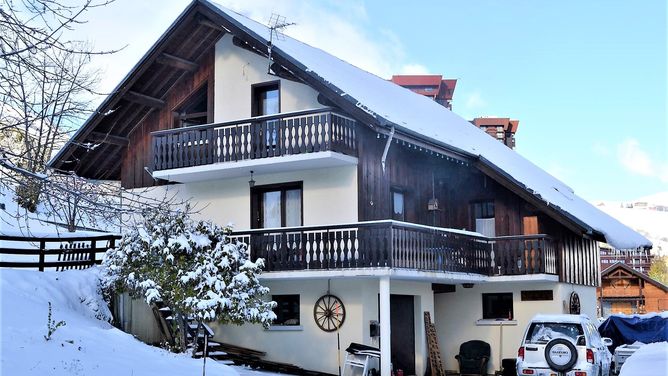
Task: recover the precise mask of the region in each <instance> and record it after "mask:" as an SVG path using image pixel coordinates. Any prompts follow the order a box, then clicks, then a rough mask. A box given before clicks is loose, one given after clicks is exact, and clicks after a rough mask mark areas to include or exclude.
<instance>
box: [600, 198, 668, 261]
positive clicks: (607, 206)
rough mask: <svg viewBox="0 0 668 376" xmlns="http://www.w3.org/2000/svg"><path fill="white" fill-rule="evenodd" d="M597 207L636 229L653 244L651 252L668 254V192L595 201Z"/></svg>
mask: <svg viewBox="0 0 668 376" xmlns="http://www.w3.org/2000/svg"><path fill="white" fill-rule="evenodd" d="M594 205H596V206H597V207H598V208H599V209H601V210H603V211H604V212H606V213H608V214H609V215H611V216H613V217H615V218H616V219H618V220H619V221H620V222H622V223H624V224H625V225H627V226H629V227H631V228H633V229H634V230H636V231H638V232H639V233H641V234H642V235H644V236H645V237H646V238H648V239H649V240H650V241H651V242H652V243H653V244H654V247H653V248H652V253H653V254H656V255H668V211H664V210H666V209H668V192H660V193H657V194H654V195H651V196H647V197H641V198H639V199H637V200H633V201H628V202H619V201H595V202H594Z"/></svg>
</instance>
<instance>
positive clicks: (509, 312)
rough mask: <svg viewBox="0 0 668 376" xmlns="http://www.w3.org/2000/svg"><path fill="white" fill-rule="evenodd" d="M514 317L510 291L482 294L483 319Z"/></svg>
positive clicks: (507, 318)
mask: <svg viewBox="0 0 668 376" xmlns="http://www.w3.org/2000/svg"><path fill="white" fill-rule="evenodd" d="M514 317H515V316H514V314H513V293H512V292H503V293H494V294H482V318H483V319H484V320H496V319H504V320H512V319H513V318H514Z"/></svg>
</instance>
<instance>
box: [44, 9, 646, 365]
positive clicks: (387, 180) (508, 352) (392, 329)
mask: <svg viewBox="0 0 668 376" xmlns="http://www.w3.org/2000/svg"><path fill="white" fill-rule="evenodd" d="M268 38H269V30H268V28H267V27H266V26H264V25H261V24H259V23H256V22H255V21H252V20H250V19H248V18H246V17H244V16H242V15H239V14H237V13H234V12H232V11H230V10H228V9H225V8H223V7H220V6H218V5H215V4H213V3H209V2H207V1H202V0H196V1H193V2H192V3H191V4H190V5H189V6H188V7H187V8H186V9H185V10H184V12H183V13H182V14H181V15H180V16H179V18H178V19H177V20H176V21H175V22H174V23H173V24H172V25H171V26H170V28H169V29H168V30H167V31H166V32H165V33H164V34H163V36H162V37H161V38H160V39H159V40H158V41H157V42H156V44H155V45H154V46H153V47H152V48H151V49H150V50H149V51H148V53H147V54H146V55H145V56H144V57H143V58H142V59H141V60H140V61H139V62H138V63H137V65H136V66H135V67H134V68H133V69H132V71H131V72H130V73H129V74H128V76H127V77H126V78H125V79H124V80H123V81H122V82H121V84H120V85H119V86H118V87H117V89H116V90H114V91H113V93H114V94H112V95H110V96H109V97H108V98H107V99H106V100H105V101H104V102H103V103H102V104H101V105H100V107H99V109H98V111H96V112H95V114H94V115H93V116H92V117H91V118H90V119H89V120H88V121H87V122H86V123H85V124H84V126H83V127H82V128H81V129H80V130H79V131H78V132H77V133H76V134H75V135H74V136H73V137H72V140H71V141H70V142H69V143H68V144H67V145H66V147H65V148H63V149H62V150H61V151H60V152H59V153H58V155H57V156H56V157H55V158H54V159H53V160H52V161H51V162H50V165H51V166H52V167H56V168H58V169H63V170H71V171H74V172H76V173H77V174H79V175H82V176H85V177H89V178H93V179H113V180H120V182H121V184H122V185H123V186H124V187H126V188H130V189H135V188H137V189H138V188H146V187H152V192H154V193H156V194H161V193H164V192H169V193H176V194H179V195H182V197H191V198H192V199H193V200H195V201H198V202H201V203H204V204H207V206H206V208H204V209H203V211H202V213H201V215H202V216H203V217H205V218H206V219H211V220H214V221H217V222H219V223H229V222H234V224H235V233H234V234H233V236H234V237H236V238H238V239H241V240H243V241H244V242H246V243H248V244H249V246H250V247H249V248H250V252H251V256H252V257H253V258H257V257H262V258H264V259H265V260H266V272H265V273H264V274H263V276H262V278H263V279H262V281H263V283H265V284H266V285H267V286H269V287H270V289H271V291H272V297H271V298H272V299H274V300H275V301H277V302H279V308H278V309H279V319H278V320H277V322H276V323H275V324H276V325H275V326H274V327H272V328H271V329H270V330H267V331H264V330H262V329H261V328H257V327H253V326H250V325H246V326H243V327H241V328H237V327H233V326H225V327H224V328H223V329H222V330H220V331H217V338H218V339H219V340H224V341H225V342H228V343H233V344H235V345H241V346H246V347H251V348H255V349H258V350H261V351H263V352H266V355H267V357H269V358H270V359H273V360H277V361H282V362H290V363H294V364H297V365H299V366H302V367H304V368H308V369H313V370H319V371H321V372H328V373H335V372H336V370H337V360H336V359H337V357H336V356H329V354H335V353H336V340H335V337H332V334H331V332H328V331H324V330H320V328H319V327H318V325H317V324H318V323H316V322H315V321H314V318H313V317H312V313H313V312H314V304H315V303H316V302H317V301H318V300H319V297H320V296H322V295H330V294H331V295H336V296H337V297H338V298H339V299H340V301H342V302H343V304H344V305H345V306H346V309H347V310H346V312H347V316H346V318H345V324H343V325H342V326H341V327H340V328H337V329H338V330H337V333H339V334H340V336H341V343H342V348H345V346H343V345H344V344H346V345H347V344H348V343H350V342H359V343H364V344H368V345H373V346H378V347H380V351H381V364H380V368H381V370H382V374H383V375H389V368H388V367H389V364H390V362H392V364H393V365H394V367H395V368H397V369H398V368H401V369H403V370H404V371H405V374H406V375H412V374H424V371H425V368H426V365H427V347H426V339H425V334H424V333H425V326H424V323H423V321H422V320H423V312H425V311H426V312H430V313H431V314H432V317H433V318H434V322H435V327H436V332H437V333H438V335H439V337H440V338H441V339H443V340H444V341H445V342H442V343H441V354H442V357H443V359H444V360H445V363H446V367H449V368H456V366H455V365H454V361H453V359H454V357H453V356H454V354H456V353H457V351H458V348H459V345H460V343H461V342H463V341H465V340H468V339H482V340H486V341H488V342H489V343H491V344H492V346H493V347H492V351H493V354H492V357H493V358H494V359H492V360H491V361H490V371H491V370H492V369H498V368H500V364H501V361H500V360H501V358H502V357H514V353H515V351H516V348H515V346H516V343H515V342H516V341H515V339H514V338H516V337H517V336H519V335H521V334H520V333H521V332H522V330H523V329H524V325H525V323H526V322H527V321H528V320H529V319H530V317H531V316H532V315H533V314H535V313H537V312H543V313H549V312H558V313H561V312H563V310H564V308H563V307H564V302H568V301H569V299H570V297H571V296H572V295H573V294H579V296H580V300H581V301H582V303H583V304H582V310H583V313H589V314H590V315H591V316H593V315H595V310H596V308H595V306H596V303H595V302H596V286H598V285H599V250H598V245H597V244H598V243H597V242H598V241H606V242H608V243H611V244H614V245H615V246H617V247H618V248H622V249H627V248H638V247H651V243H650V242H649V241H647V240H646V239H645V238H644V237H642V236H640V235H639V234H637V233H635V232H634V231H632V230H631V229H629V228H627V227H625V226H624V225H622V224H620V223H619V222H617V221H616V220H614V219H612V218H610V217H608V216H607V215H605V214H603V213H602V212H600V211H599V210H598V209H596V208H594V207H593V206H591V205H590V204H588V203H586V202H585V201H584V200H582V199H580V198H579V197H577V196H576V195H575V194H574V193H573V191H572V190H571V189H570V188H569V187H567V186H566V185H564V184H563V183H561V182H559V181H558V180H556V179H554V178H553V177H551V176H550V175H548V174H547V173H545V172H544V171H542V170H540V169H539V168H538V167H536V166H535V165H533V164H532V163H531V162H529V161H527V160H526V159H524V158H522V157H521V156H519V155H518V154H516V153H515V152H514V151H512V150H511V149H509V148H507V147H506V146H504V145H503V144H501V143H499V142H498V141H496V140H494V139H493V138H490V137H488V136H487V135H486V134H485V133H484V132H483V131H481V130H480V129H478V128H477V127H475V126H473V125H472V124H471V123H469V122H468V121H466V120H464V119H462V118H460V117H459V116H457V115H455V114H453V113H451V112H450V111H449V110H448V109H447V108H445V107H443V106H441V105H439V104H438V103H435V102H434V101H433V100H430V99H428V98H424V97H423V96H420V95H416V94H414V93H411V92H410V91H407V90H404V89H403V88H400V87H398V86H396V85H395V84H394V83H392V82H389V81H386V80H384V79H381V78H379V77H376V76H374V75H372V74H370V73H368V72H365V71H362V70H360V69H358V68H356V67H354V66H352V65H350V64H348V63H346V62H344V61H341V60H339V59H337V58H335V57H333V56H331V55H329V54H327V53H326V52H324V51H322V50H318V49H317V48H314V47H311V46H308V45H306V44H303V43H301V42H299V41H297V40H295V39H292V38H289V37H287V38H286V39H285V40H275V43H274V45H273V46H272V49H271V51H272V55H271V59H268V56H267V55H268V53H267V51H268V48H267V43H268V42H267V40H268ZM87 143H94V144H98V145H99V146H98V147H96V148H95V149H92V150H91V149H86V148H82V147H81V146H80V145H85V144H87ZM137 312H138V311H137ZM148 314H149V315H150V312H149V313H148ZM378 321H379V322H380V324H379V328H380V330H379V332H376V331H374V330H372V328H373V327H374V325H375V324H374V323H376V324H377V322H378ZM499 323H501V324H503V325H504V326H506V325H507V326H508V328H505V329H504V330H505V331H506V335H505V336H504V339H503V345H502V349H501V347H500V346H497V345H498V343H499V341H500V338H499V331H498V330H496V328H494V330H490V326H498V325H500V324H499ZM214 326H215V325H214ZM378 334H380V336H378ZM145 339H146V338H145ZM147 340H151V339H150V338H149V339H147ZM332 341H333V342H332ZM323 354H326V355H323ZM344 355H345V354H344ZM344 355H342V357H343V356H344Z"/></svg>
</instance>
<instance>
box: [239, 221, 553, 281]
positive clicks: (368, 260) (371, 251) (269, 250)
mask: <svg viewBox="0 0 668 376" xmlns="http://www.w3.org/2000/svg"><path fill="white" fill-rule="evenodd" d="M232 238H234V239H237V240H239V241H242V242H244V243H246V244H248V245H249V247H250V252H251V257H252V259H253V260H255V259H257V258H263V259H264V260H265V270H266V271H269V272H272V271H288V270H335V269H348V268H383V267H389V268H400V269H413V270H421V271H436V272H460V273H475V274H480V275H485V276H494V275H525V274H558V270H557V269H558V262H557V259H556V252H555V247H554V245H553V242H552V240H551V239H550V238H549V237H547V236H545V235H532V236H515V237H499V238H487V237H483V236H475V235H471V234H470V233H466V232H463V231H457V230H451V229H443V228H434V227H428V226H422V225H416V224H410V223H405V222H397V221H392V220H386V221H372V222H359V223H353V224H345V225H333V226H312V227H290V228H280V229H258V230H250V231H241V232H235V233H233V234H232Z"/></svg>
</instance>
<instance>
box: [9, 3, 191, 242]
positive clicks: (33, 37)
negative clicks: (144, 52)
mask: <svg viewBox="0 0 668 376" xmlns="http://www.w3.org/2000/svg"><path fill="white" fill-rule="evenodd" d="M111 1H113V0H79V2H78V3H77V2H76V0H73V1H69V0H0V192H1V191H2V190H15V191H16V197H17V202H18V203H19V204H20V206H21V207H23V208H25V209H26V210H27V211H28V212H35V211H36V210H37V207H38V203H40V202H41V203H42V204H43V205H44V206H45V208H46V209H47V210H48V211H49V212H50V213H52V214H54V215H55V216H56V218H55V221H57V222H59V223H63V224H65V225H66V227H67V229H68V230H70V231H73V230H75V229H76V228H77V227H87V226H97V225H100V223H101V222H104V224H105V225H106V226H102V227H108V226H109V225H114V226H115V225H121V224H122V223H124V222H125V223H131V221H130V222H128V221H127V220H128V219H132V218H134V217H135V216H136V214H138V213H139V212H141V211H142V210H144V209H146V208H147V207H153V208H163V209H165V210H169V208H170V207H172V206H175V205H176V206H178V205H179V204H180V203H181V201H178V200H176V199H175V198H174V197H167V196H163V197H160V198H149V197H148V196H147V195H144V194H143V193H144V192H137V191H134V192H127V191H124V190H122V189H121V187H120V185H119V184H118V183H117V182H102V181H90V180H86V179H83V178H81V177H78V176H76V175H74V174H73V173H64V172H62V171H48V170H47V163H48V161H49V159H50V158H51V155H52V154H53V153H54V151H55V150H57V149H59V148H60V147H62V146H63V145H64V143H65V141H66V140H67V139H68V138H69V136H70V135H71V134H72V133H73V132H74V131H75V130H76V129H77V128H78V127H79V126H80V125H81V124H82V123H83V121H84V120H85V119H86V118H87V117H88V116H89V115H90V114H92V105H93V101H94V99H95V98H96V95H98V93H97V92H96V90H95V85H96V83H97V82H98V75H97V72H95V71H94V70H92V69H91V68H90V59H91V56H93V55H97V54H109V53H113V52H115V51H96V50H93V49H92V48H91V47H90V46H89V45H88V44H86V43H83V42H81V41H76V40H70V39H68V38H67V35H68V31H70V30H72V29H73V28H75V27H76V26H77V25H79V24H81V23H84V22H85V20H84V19H83V17H84V15H85V13H86V12H87V11H88V10H90V9H93V8H97V7H100V6H105V5H107V4H109V3H110V2H111ZM71 4H72V5H71ZM77 146H79V147H83V148H88V149H94V148H96V147H98V145H96V144H86V145H77ZM15 215H17V216H18V213H16V214H15ZM25 215H28V213H25ZM17 219H18V218H17ZM25 230H26V231H29V229H25Z"/></svg>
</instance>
